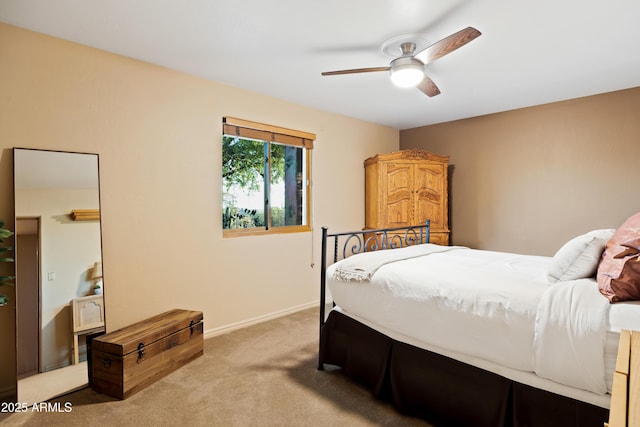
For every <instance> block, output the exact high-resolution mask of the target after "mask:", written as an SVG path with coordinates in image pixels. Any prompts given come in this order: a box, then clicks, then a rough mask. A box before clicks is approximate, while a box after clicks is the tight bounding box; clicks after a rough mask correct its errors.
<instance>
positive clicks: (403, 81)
mask: <svg viewBox="0 0 640 427" xmlns="http://www.w3.org/2000/svg"><path fill="white" fill-rule="evenodd" d="M423 78H424V64H423V63H422V62H421V61H419V60H417V59H415V58H412V57H401V58H397V59H395V60H393V61H392V62H391V81H392V82H393V84H395V85H396V86H398V87H415V86H417V84H418V83H420V82H421V81H422V79H423Z"/></svg>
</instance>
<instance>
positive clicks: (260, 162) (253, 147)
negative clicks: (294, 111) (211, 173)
mask: <svg viewBox="0 0 640 427" xmlns="http://www.w3.org/2000/svg"><path fill="white" fill-rule="evenodd" d="M264 147H265V143H264V142H263V141H256V140H252V139H245V138H239V137H233V136H227V135H224V136H223V139H222V185H223V188H222V227H223V228H224V229H240V228H264V227H265V223H264Z"/></svg>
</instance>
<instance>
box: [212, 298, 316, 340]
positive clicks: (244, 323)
mask: <svg viewBox="0 0 640 427" xmlns="http://www.w3.org/2000/svg"><path fill="white" fill-rule="evenodd" d="M319 304H320V301H319V300H318V301H315V302H309V303H306V304H302V305H298V306H296V307H290V308H287V309H284V310H280V311H276V312H273V313H270V314H265V315H264V316H258V317H254V318H252V319H248V320H243V321H242V322H237V323H232V324H230V325H226V326H220V327H217V328H213V329H208V330H206V331H204V339H207V338H213V337H215V336H218V335H222V334H226V333H229V332H231V331H235V330H236V329H242V328H246V327H247V326H251V325H255V324H258V323H262V322H266V321H268V320H272V319H277V318H278V317H282V316H286V315H288V314H293V313H296V312H298V311H302V310H306V309H308V308H313V307H319Z"/></svg>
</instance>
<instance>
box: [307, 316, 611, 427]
mask: <svg viewBox="0 0 640 427" xmlns="http://www.w3.org/2000/svg"><path fill="white" fill-rule="evenodd" d="M319 361H320V367H322V365H323V364H325V363H326V364H330V365H336V366H339V367H341V368H342V370H343V372H344V373H345V374H346V375H347V376H349V377H351V378H353V379H354V380H356V381H358V382H360V383H362V384H363V385H365V386H366V387H367V388H369V389H371V390H372V392H373V395H374V396H375V397H377V398H379V399H385V400H389V401H391V402H393V404H394V406H395V407H396V409H397V410H398V411H399V412H402V413H404V414H409V415H414V416H418V417H421V418H424V419H426V420H427V421H429V422H430V423H432V424H434V425H436V426H473V427H480V426H487V427H525V426H526V427H537V426H544V427H553V426H558V427H571V426H575V427H602V426H603V425H604V422H605V421H607V419H608V417H609V411H608V410H607V409H605V408H601V407H599V406H595V405H591V404H588V403H584V402H581V401H578V400H574V399H570V398H568V397H564V396H560V395H557V394H554V393H550V392H547V391H544V390H540V389H537V388H534V387H530V386H527V385H525V384H521V383H518V382H515V381H512V380H509V379H507V378H504V377H502V376H500V375H497V374H494V373H492V372H489V371H485V370H483V369H480V368H476V367H474V366H471V365H468V364H466V363H462V362H459V361H457V360H454V359H451V358H449V357H446V356H442V355H439V354H436V353H433V352H430V351H427V350H423V349H420V348H418V347H414V346H411V345H408V344H404V343H401V342H398V341H395V340H393V339H391V338H389V337H387V336H386V335H384V334H381V333H380V332H378V331H375V330H374V329H371V328H369V327H368V326H365V325H363V324H361V323H359V322H357V321H355V320H353V319H352V318H350V317H348V316H346V315H344V314H342V313H340V312H336V311H332V312H331V313H330V314H329V317H328V318H327V321H326V323H325V324H324V326H323V328H322V334H321V346H320V359H319Z"/></svg>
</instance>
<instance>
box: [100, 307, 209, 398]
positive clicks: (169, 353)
mask: <svg viewBox="0 0 640 427" xmlns="http://www.w3.org/2000/svg"><path fill="white" fill-rule="evenodd" d="M202 318H203V316H202V312H200V311H190V310H180V309H174V310H170V311H167V312H166V313H162V314H159V315H157V316H154V317H151V318H149V319H147V320H143V321H141V322H138V323H134V324H133V325H130V326H127V327H125V328H122V329H119V330H117V331H113V332H110V333H108V334H105V335H101V336H99V337H96V338H94V339H93V340H92V343H91V368H90V371H91V374H90V375H91V378H90V384H91V388H92V389H93V390H95V391H97V392H99V393H104V394H108V395H109V396H113V397H116V398H118V399H125V398H127V397H129V396H131V395H132V394H133V393H136V392H138V391H140V390H142V389H143V388H145V387H146V386H148V385H149V384H152V383H153V382H155V381H157V380H158V379H160V378H162V377H163V376H165V375H167V374H168V373H170V372H173V371H175V370H176V369H178V368H179V367H181V366H183V365H185V364H186V363H188V362H190V361H192V360H193V359H195V358H197V357H199V356H201V355H202V354H203V346H204V342H203V335H202V331H203V323H202Z"/></svg>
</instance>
